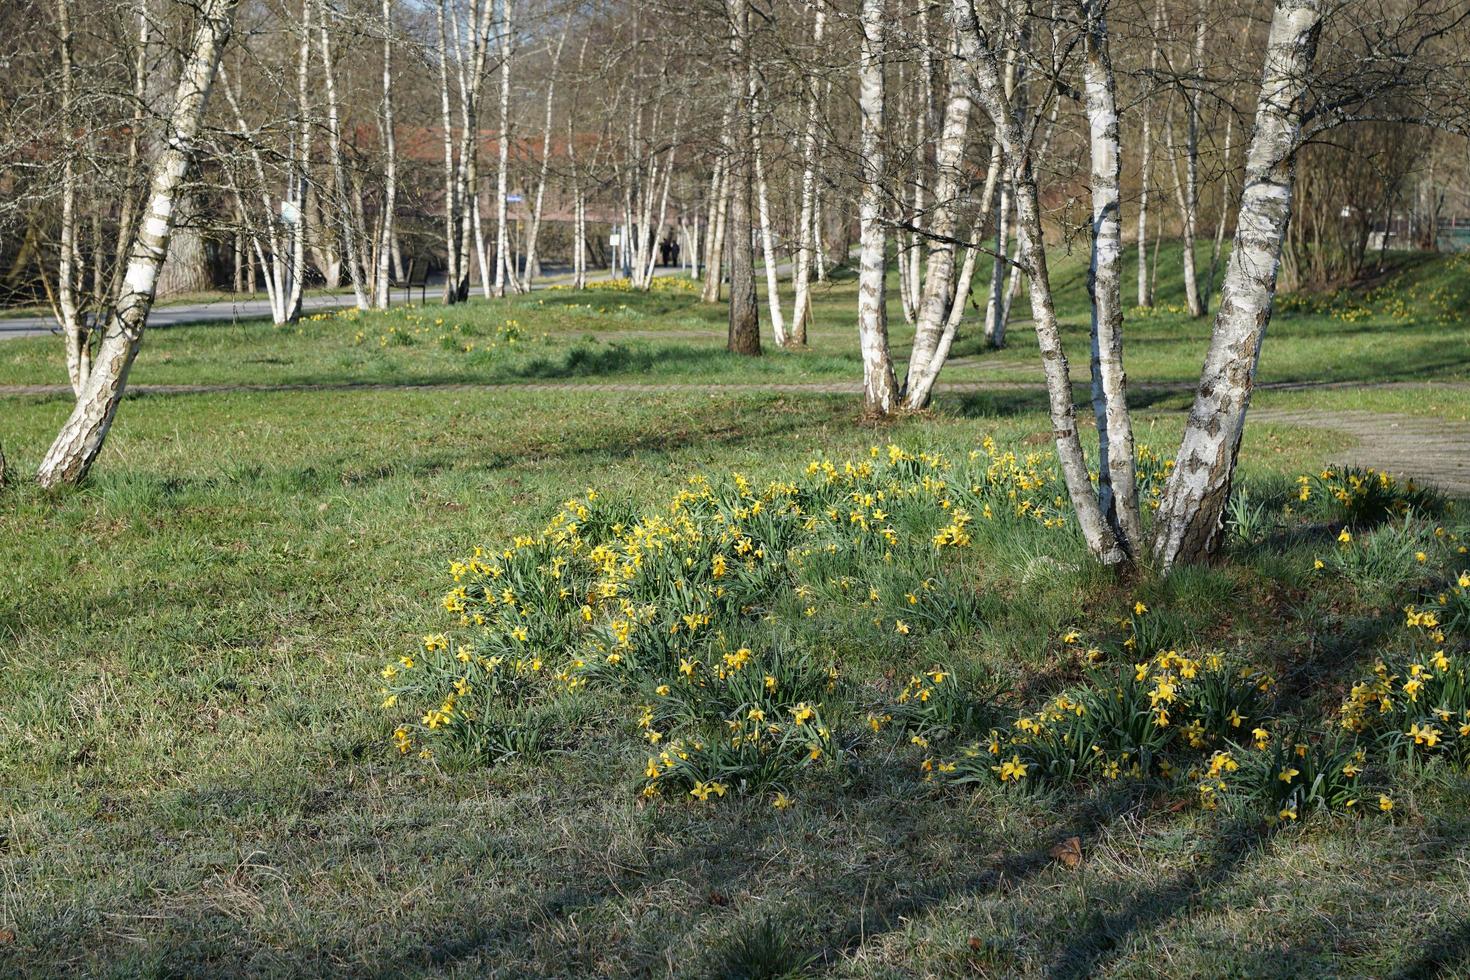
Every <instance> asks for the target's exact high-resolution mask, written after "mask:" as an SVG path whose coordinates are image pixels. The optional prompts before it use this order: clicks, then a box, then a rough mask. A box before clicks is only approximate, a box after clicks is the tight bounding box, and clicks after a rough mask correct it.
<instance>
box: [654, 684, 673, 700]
mask: <svg viewBox="0 0 1470 980" xmlns="http://www.w3.org/2000/svg"><path fill="white" fill-rule="evenodd" d="M653 693H654V694H657V695H658V696H659V697H661V698H666V697H668V696H669V685H667V684H660V685H659V686H658V687H656V688H654V689H653Z"/></svg>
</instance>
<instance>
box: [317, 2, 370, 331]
mask: <svg viewBox="0 0 1470 980" xmlns="http://www.w3.org/2000/svg"><path fill="white" fill-rule="evenodd" d="M327 26H328V25H327V5H326V2H325V0H317V41H318V44H319V45H320V48H321V53H322V80H323V82H324V83H325V85H326V90H327V143H328V156H329V157H330V158H331V161H332V186H333V189H334V191H335V192H336V196H335V198H334V199H333V201H332V210H333V211H335V212H336V215H337V228H338V233H339V234H340V235H341V236H342V261H343V262H344V263H346V265H347V278H348V279H349V280H350V281H351V283H352V296H353V300H354V301H355V302H356V303H357V308H358V309H359V310H365V309H367V308H368V294H367V290H366V289H365V288H364V284H363V268H364V265H363V262H362V255H361V253H360V252H359V250H358V246H359V244H360V243H361V242H362V240H363V238H364V234H363V231H362V229H361V228H358V227H357V215H356V212H355V211H354V209H353V206H352V203H351V189H350V188H349V187H348V185H347V168H346V166H345V165H344V163H343V161H342V122H341V114H340V111H339V109H338V105H337V78H336V70H335V68H334V66H333V64H332V43H331V40H330V36H329V33H328V30H327Z"/></svg>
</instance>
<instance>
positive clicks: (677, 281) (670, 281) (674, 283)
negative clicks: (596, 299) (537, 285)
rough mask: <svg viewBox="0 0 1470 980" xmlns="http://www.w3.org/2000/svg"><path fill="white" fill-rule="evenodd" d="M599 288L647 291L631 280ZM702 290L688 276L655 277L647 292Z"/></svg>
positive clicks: (610, 282) (611, 281) (600, 284)
mask: <svg viewBox="0 0 1470 980" xmlns="http://www.w3.org/2000/svg"><path fill="white" fill-rule="evenodd" d="M597 288H598V290H599V291H601V290H612V291H614V292H622V293H637V292H644V291H645V290H641V289H638V288H637V287H636V286H634V285H633V281H632V280H631V279H608V280H603V281H599V282H598V283H597ZM701 288H702V286H701V283H700V281H699V280H697V279H690V278H689V277H688V276H654V277H653V278H652V279H650V280H649V283H648V289H647V290H646V291H647V292H650V293H697V292H699V290H700V289H701ZM575 289H576V287H575V286H573V285H572V284H570V283H559V284H557V285H555V286H548V287H547V292H557V291H567V290H575Z"/></svg>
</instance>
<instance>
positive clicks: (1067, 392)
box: [953, 0, 1127, 565]
mask: <svg viewBox="0 0 1470 980" xmlns="http://www.w3.org/2000/svg"><path fill="white" fill-rule="evenodd" d="M953 9H954V16H955V23H956V29H957V33H958V35H959V38H960V47H961V53H962V56H963V58H964V60H965V62H966V63H967V67H968V69H969V70H970V72H971V76H970V77H971V81H972V82H973V84H974V89H973V93H972V97H973V98H974V99H975V101H976V102H977V103H979V104H980V105H981V106H982V107H983V108H984V109H985V111H986V113H987V114H988V115H989V116H990V121H991V123H992V125H994V127H995V132H996V138H997V139H998V140H999V141H1000V144H1001V149H1002V152H1003V153H1004V154H1005V158H1006V168H1007V170H1008V171H1009V176H1010V179H1011V183H1012V185H1013V187H1014V188H1015V196H1016V224H1017V232H1018V234H1017V238H1018V240H1019V243H1020V246H1021V259H1022V263H1023V264H1024V266H1025V269H1026V273H1027V276H1028V278H1029V281H1030V286H1031V318H1032V320H1033V321H1034V322H1035V325H1036V341H1037V345H1038V346H1039V347H1040V348H1041V362H1042V367H1043V369H1044V370H1045V374H1046V389H1047V397H1048V400H1049V402H1050V405H1051V423H1052V436H1053V438H1054V439H1055V441H1056V453H1057V462H1058V464H1059V465H1060V467H1061V470H1062V476H1063V479H1064V480H1065V482H1066V484H1067V491H1068V494H1069V495H1070V497H1071V499H1072V506H1073V509H1074V510H1075V511H1076V514H1077V523H1078V525H1079V526H1080V528H1081V530H1082V536H1083V538H1084V539H1085V540H1086V542H1087V546H1088V549H1089V550H1090V551H1091V552H1092V553H1093V554H1094V555H1095V556H1097V558H1098V559H1099V560H1100V561H1102V562H1103V564H1106V565H1115V564H1118V563H1120V562H1123V561H1125V560H1126V558H1127V555H1126V552H1125V551H1124V549H1123V548H1122V547H1121V546H1120V545H1119V543H1118V539H1117V537H1116V536H1115V535H1114V534H1113V530H1112V528H1111V527H1110V526H1109V525H1108V523H1107V521H1106V520H1104V518H1103V515H1102V509H1101V507H1100V506H1099V505H1098V501H1097V496H1096V495H1095V494H1094V492H1093V489H1092V480H1091V477H1090V476H1089V475H1088V472H1087V460H1086V457H1085V456H1084V455H1083V452H1082V440H1081V438H1080V437H1079V436H1078V433H1077V413H1076V408H1075V406H1074V404H1073V402H1072V380H1071V376H1070V372H1069V369H1068V366H1067V356H1066V354H1065V353H1064V352H1063V350H1062V345H1061V333H1060V329H1059V326H1058V323H1057V316H1056V309H1055V307H1054V305H1053V301H1052V294H1051V279H1050V274H1049V272H1048V270H1047V262H1046V246H1045V240H1044V238H1043V236H1042V228H1041V207H1040V203H1039V201H1038V193H1037V188H1036V178H1035V176H1034V174H1033V172H1032V168H1031V158H1030V155H1029V152H1028V147H1027V146H1026V144H1025V143H1024V141H1023V137H1022V132H1021V126H1020V121H1019V118H1018V114H1016V113H1015V112H1013V107H1012V106H1011V104H1010V102H1009V101H1008V100H1007V99H1006V97H1005V92H1004V88H1003V85H1002V82H1001V75H1000V68H999V66H998V65H997V64H996V61H995V55H994V53H993V52H992V51H991V50H990V49H989V48H988V47H987V46H986V43H985V37H984V34H983V32H982V31H981V28H980V25H979V23H978V22H977V21H976V18H975V12H974V8H973V7H972V6H971V3H970V0H954V8H953Z"/></svg>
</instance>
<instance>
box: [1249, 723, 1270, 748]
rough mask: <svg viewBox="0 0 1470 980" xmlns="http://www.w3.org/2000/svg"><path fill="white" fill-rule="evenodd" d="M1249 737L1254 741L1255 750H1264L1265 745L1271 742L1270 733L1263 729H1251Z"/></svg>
mask: <svg viewBox="0 0 1470 980" xmlns="http://www.w3.org/2000/svg"><path fill="white" fill-rule="evenodd" d="M1251 737H1252V738H1254V739H1255V740H1256V748H1258V749H1264V748H1265V747H1266V744H1267V743H1268V742H1270V741H1271V733H1270V732H1268V731H1266V730H1265V729H1264V728H1256V729H1253V730H1252V731H1251Z"/></svg>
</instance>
